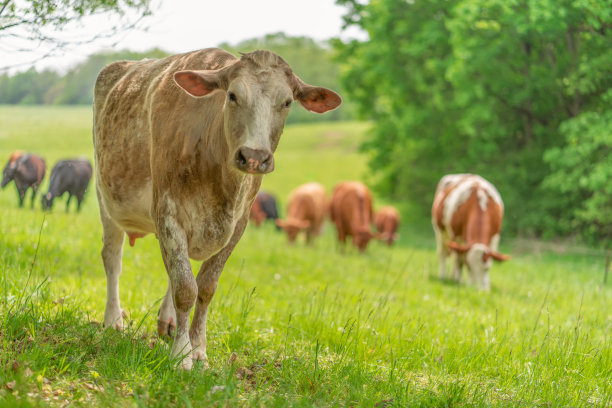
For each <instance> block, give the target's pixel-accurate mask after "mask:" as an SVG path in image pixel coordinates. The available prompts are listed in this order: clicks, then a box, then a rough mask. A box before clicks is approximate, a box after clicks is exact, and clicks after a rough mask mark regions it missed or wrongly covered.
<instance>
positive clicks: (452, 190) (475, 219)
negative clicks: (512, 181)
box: [432, 174, 510, 290]
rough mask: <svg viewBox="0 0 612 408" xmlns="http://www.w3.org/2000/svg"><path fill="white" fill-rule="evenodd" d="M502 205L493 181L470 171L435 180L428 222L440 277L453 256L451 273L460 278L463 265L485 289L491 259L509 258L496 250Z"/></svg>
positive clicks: (444, 274) (443, 277)
mask: <svg viewBox="0 0 612 408" xmlns="http://www.w3.org/2000/svg"><path fill="white" fill-rule="evenodd" d="M503 216H504V204H503V202H502V199H501V196H500V194H499V192H498V191H497V189H496V188H495V187H494V186H493V184H491V183H489V182H488V181H487V180H485V179H484V178H482V177H480V176H477V175H473V174H449V175H447V176H444V177H443V178H442V179H441V180H440V182H439V183H438V187H437V189H436V194H435V197H434V202H433V206H432V224H433V229H434V232H435V234H436V240H437V245H438V257H439V258H440V278H441V279H446V258H447V256H448V255H449V254H452V256H453V276H454V278H455V280H457V281H458V282H459V281H460V279H461V269H462V266H463V264H464V263H465V264H467V267H468V270H469V273H470V277H471V281H472V283H473V284H475V285H477V286H478V287H479V288H480V289H484V290H489V288H490V281H489V269H490V268H491V264H492V262H493V260H496V261H505V260H507V259H509V258H510V257H509V256H508V255H504V254H501V253H499V252H497V248H498V245H499V234H500V230H501V226H502V219H503Z"/></svg>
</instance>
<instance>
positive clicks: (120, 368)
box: [0, 107, 612, 407]
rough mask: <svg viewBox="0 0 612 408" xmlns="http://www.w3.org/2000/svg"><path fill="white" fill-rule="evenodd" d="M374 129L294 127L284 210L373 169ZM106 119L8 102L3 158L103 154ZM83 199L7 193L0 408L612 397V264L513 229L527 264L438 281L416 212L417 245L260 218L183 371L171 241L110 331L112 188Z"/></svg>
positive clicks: (408, 233) (135, 269)
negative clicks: (306, 236) (44, 203)
mask: <svg viewBox="0 0 612 408" xmlns="http://www.w3.org/2000/svg"><path fill="white" fill-rule="evenodd" d="M367 128H368V125H367V124H364V123H334V124H316V125H308V126H290V127H287V128H286V130H285V133H284V135H283V138H282V140H281V144H280V147H279V149H278V151H277V154H276V170H275V172H274V173H273V174H271V175H268V176H266V177H265V181H264V187H263V188H264V189H266V190H268V191H271V192H274V193H275V194H277V195H278V197H279V199H280V200H281V202H282V203H283V204H284V203H285V200H286V196H287V194H288V192H289V191H290V190H291V189H292V188H293V187H295V186H297V185H299V184H301V183H304V182H307V181H314V180H316V181H320V182H322V183H323V184H324V185H325V186H326V187H328V188H330V189H331V187H332V186H333V185H334V184H335V183H337V182H338V181H340V180H344V179H364V180H366V181H368V180H370V179H369V178H368V177H366V162H367V157H366V156H365V155H364V154H363V153H359V151H358V148H357V146H358V145H359V143H360V141H361V140H363V138H364V137H365V133H366V131H367ZM90 129H91V109H90V108H65V107H49V108H39V107H38V108H25V107H0V159H1V160H2V164H4V160H6V159H2V158H3V157H6V158H8V155H9V153H10V152H11V151H12V150H15V149H25V150H30V151H33V152H39V153H41V154H43V155H44V156H45V157H46V159H47V165H48V166H49V168H50V167H51V166H52V165H53V164H54V163H55V161H56V160H57V159H60V158H64V157H71V156H78V155H85V156H87V157H90V158H93V149H92V146H91V130H90ZM457 170H461V169H457ZM433 188H434V186H432V189H433ZM43 190H46V183H45V184H44V185H43ZM502 193H503V192H502ZM64 200H65V198H64V199H63V200H62V199H60V200H59V201H58V202H57V203H56V206H55V208H54V211H53V212H52V213H50V214H47V215H44V214H43V212H42V211H41V210H40V201H39V199H37V200H36V206H35V209H34V210H31V209H29V208H25V209H18V208H17V194H16V192H15V191H14V186H13V185H10V186H9V187H7V188H6V189H5V190H3V191H1V192H0V271H1V274H0V342H1V344H2V351H1V352H0V406H7V407H30V406H48V405H51V406H89V407H91V406H101V407H106V406H126V407H127V406H129V407H132V406H142V407H153V406H159V407H168V406H187V407H189V406H194V407H202V406H213V407H226V406H227V407H233V406H257V407H259V406H262V407H270V406H305V407H306V406H320V407H327V406H338V407H343V406H351V407H353V406H362V407H374V406H376V407H407V406H410V407H418V406H421V407H430V406H435V407H459V406H501V407H514V406H528V407H535V406H537V407H558V406H565V407H581V406H586V407H603V406H612V397H611V395H612V384H611V381H612V348H611V346H612V344H611V337H610V335H611V333H612V308H611V306H612V283H610V282H609V283H608V285H607V286H606V285H604V284H603V283H602V277H603V269H604V259H601V258H598V257H592V256H589V257H587V256H576V255H573V256H572V255H558V254H552V253H539V252H538V253H535V252H529V251H527V252H524V251H523V252H524V253H521V254H518V253H517V252H516V251H513V248H512V247H510V246H508V245H507V244H506V245H505V246H504V243H503V238H502V249H503V250H504V251H506V252H511V253H513V255H514V257H513V259H512V260H511V261H509V262H506V263H504V264H502V265H495V266H494V267H493V269H492V278H491V281H492V290H491V292H490V293H482V292H479V291H477V290H475V289H473V288H471V287H469V286H464V285H456V284H453V283H449V282H443V281H440V280H439V279H437V278H436V277H435V274H436V270H437V260H436V255H435V249H434V239H433V233H432V232H431V231H430V230H429V228H428V223H429V221H428V220H427V217H423V216H422V215H420V214H418V213H415V212H414V211H411V210H410V208H409V207H408V206H406V205H402V206H401V207H402V209H403V214H402V215H403V219H404V221H403V225H402V229H401V231H400V232H401V236H402V238H401V240H400V242H399V244H398V245H397V246H395V247H394V248H388V247H384V246H383V245H381V244H379V243H373V244H372V245H371V246H370V247H369V248H368V251H367V253H366V254H363V255H361V254H358V253H357V252H355V251H347V252H346V253H344V254H342V253H339V252H338V251H337V246H336V243H335V241H334V234H333V230H332V228H331V227H330V226H329V225H328V226H327V228H326V230H325V232H324V234H323V236H322V237H321V239H320V240H319V241H317V242H316V244H315V245H314V246H313V247H306V246H304V244H303V243H301V242H300V243H298V244H297V245H295V246H288V245H287V244H286V239H285V237H284V236H283V235H282V234H279V233H277V232H276V231H275V230H274V228H273V227H272V226H271V225H267V226H264V227H263V228H259V229H257V228H254V227H252V226H249V227H248V228H247V231H246V232H245V234H244V237H243V239H242V241H241V242H240V243H239V245H238V247H237V248H236V250H235V251H234V253H233V255H232V256H231V257H230V259H229V261H228V263H227V266H226V268H225V271H224V273H223V275H222V276H221V280H220V283H219V289H218V291H217V294H216V295H215V298H214V299H213V303H212V305H211V310H210V313H209V325H208V338H209V347H208V355H209V359H210V369H208V370H205V369H203V368H202V367H201V366H200V365H196V366H195V368H194V369H193V370H192V371H190V372H183V371H181V370H178V369H176V368H175V364H176V362H175V361H173V360H172V359H170V357H169V346H168V344H167V343H166V342H165V341H163V340H161V339H158V338H157V337H156V335H155V328H156V313H157V309H158V307H159V304H160V301H161V298H162V296H163V294H164V292H165V289H166V272H165V270H164V268H163V265H162V261H161V255H160V252H159V247H158V245H157V242H156V240H155V238H154V237H152V236H148V237H146V238H144V239H142V240H139V241H138V242H137V244H136V246H135V247H134V248H131V247H129V246H126V248H125V252H124V257H123V260H124V261H123V274H122V276H121V302H122V306H123V308H125V309H126V311H127V313H128V316H129V317H128V321H129V326H128V328H127V329H126V330H125V331H124V332H121V333H119V332H115V331H110V330H103V329H102V328H101V327H100V323H99V322H100V321H101V320H102V318H103V315H104V304H105V296H106V285H105V274H104V270H103V267H102V262H101V258H100V250H101V226H100V222H99V219H98V210H97V202H96V199H95V193H94V192H93V191H90V193H89V194H88V196H86V199H85V202H84V207H83V209H82V212H81V213H79V214H75V213H74V212H73V210H72V211H71V212H70V213H69V214H66V213H65V212H64V208H63V204H64ZM384 201H385V200H384V198H382V197H377V198H376V203H382V202H384ZM396 204H398V203H396ZM283 210H284V208H281V211H283ZM508 218H510V217H508ZM196 265H197V264H196V263H194V267H195V266H196Z"/></svg>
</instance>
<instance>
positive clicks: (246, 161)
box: [174, 50, 342, 174]
mask: <svg viewBox="0 0 612 408" xmlns="http://www.w3.org/2000/svg"><path fill="white" fill-rule="evenodd" d="M174 80H175V81H176V83H177V84H178V86H180V87H181V88H183V89H184V90H185V91H186V92H187V93H188V94H189V95H191V96H194V97H205V96H206V95H209V94H210V93H211V92H213V91H215V90H222V91H224V92H225V95H226V96H225V105H224V109H223V115H224V131H225V137H226V140H227V145H228V148H229V161H230V164H231V165H232V166H233V167H235V168H236V169H238V170H239V171H241V172H244V173H249V174H265V173H269V172H271V171H272V170H274V156H273V153H274V151H275V150H276V146H277V145H278V142H279V139H280V135H281V133H282V131H283V127H284V125H285V119H286V118H287V115H288V114H289V109H290V108H291V105H292V103H293V101H294V100H297V101H298V102H299V103H300V104H301V105H302V106H303V107H304V108H306V109H308V110H309V111H312V112H316V113H324V112H327V111H328V110H332V109H335V108H336V107H338V106H339V105H340V104H341V103H342V99H341V98H340V96H339V95H338V94H336V93H335V92H333V91H331V90H329V89H327V88H322V87H317V86H311V85H308V84H305V83H304V82H303V81H302V80H300V79H299V78H298V77H297V76H296V75H295V74H294V73H293V72H292V71H291V68H290V67H289V65H288V64H287V63H286V62H285V61H284V60H283V59H282V58H281V57H279V56H278V55H276V54H274V53H272V52H270V51H261V50H260V51H254V52H251V53H248V54H243V55H242V57H241V58H240V59H239V60H237V61H236V62H234V63H233V64H232V65H229V66H226V67H224V68H221V69H218V70H202V71H180V72H176V73H175V74H174Z"/></svg>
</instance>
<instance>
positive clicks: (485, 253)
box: [447, 241, 510, 290]
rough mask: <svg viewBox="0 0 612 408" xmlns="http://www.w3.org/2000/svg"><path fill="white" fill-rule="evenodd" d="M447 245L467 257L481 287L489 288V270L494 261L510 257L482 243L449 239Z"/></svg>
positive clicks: (466, 259) (466, 261) (467, 262)
mask: <svg viewBox="0 0 612 408" xmlns="http://www.w3.org/2000/svg"><path fill="white" fill-rule="evenodd" d="M447 246H448V248H449V249H450V250H451V251H455V252H457V253H458V254H460V255H462V256H464V257H465V263H466V265H467V267H468V269H469V270H470V273H471V275H472V277H473V278H474V279H475V280H476V282H477V283H478V285H479V286H480V288H481V289H486V290H489V286H490V282H489V270H490V269H491V265H492V264H493V261H494V260H495V261H500V262H501V261H507V260H508V259H510V256H509V255H505V254H502V253H500V252H497V251H493V250H492V249H491V248H489V247H488V246H487V245H485V244H482V243H476V244H472V245H463V244H458V243H456V242H453V241H449V242H448V243H447Z"/></svg>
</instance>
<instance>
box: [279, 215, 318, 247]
mask: <svg viewBox="0 0 612 408" xmlns="http://www.w3.org/2000/svg"><path fill="white" fill-rule="evenodd" d="M276 225H278V226H279V227H280V228H282V229H283V231H285V232H286V233H287V238H289V243H291V244H292V243H294V242H295V238H296V237H297V234H298V233H299V232H300V231H302V230H305V229H307V228H310V221H306V220H299V219H297V218H287V219H286V220H281V219H280V218H279V219H277V220H276Z"/></svg>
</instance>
